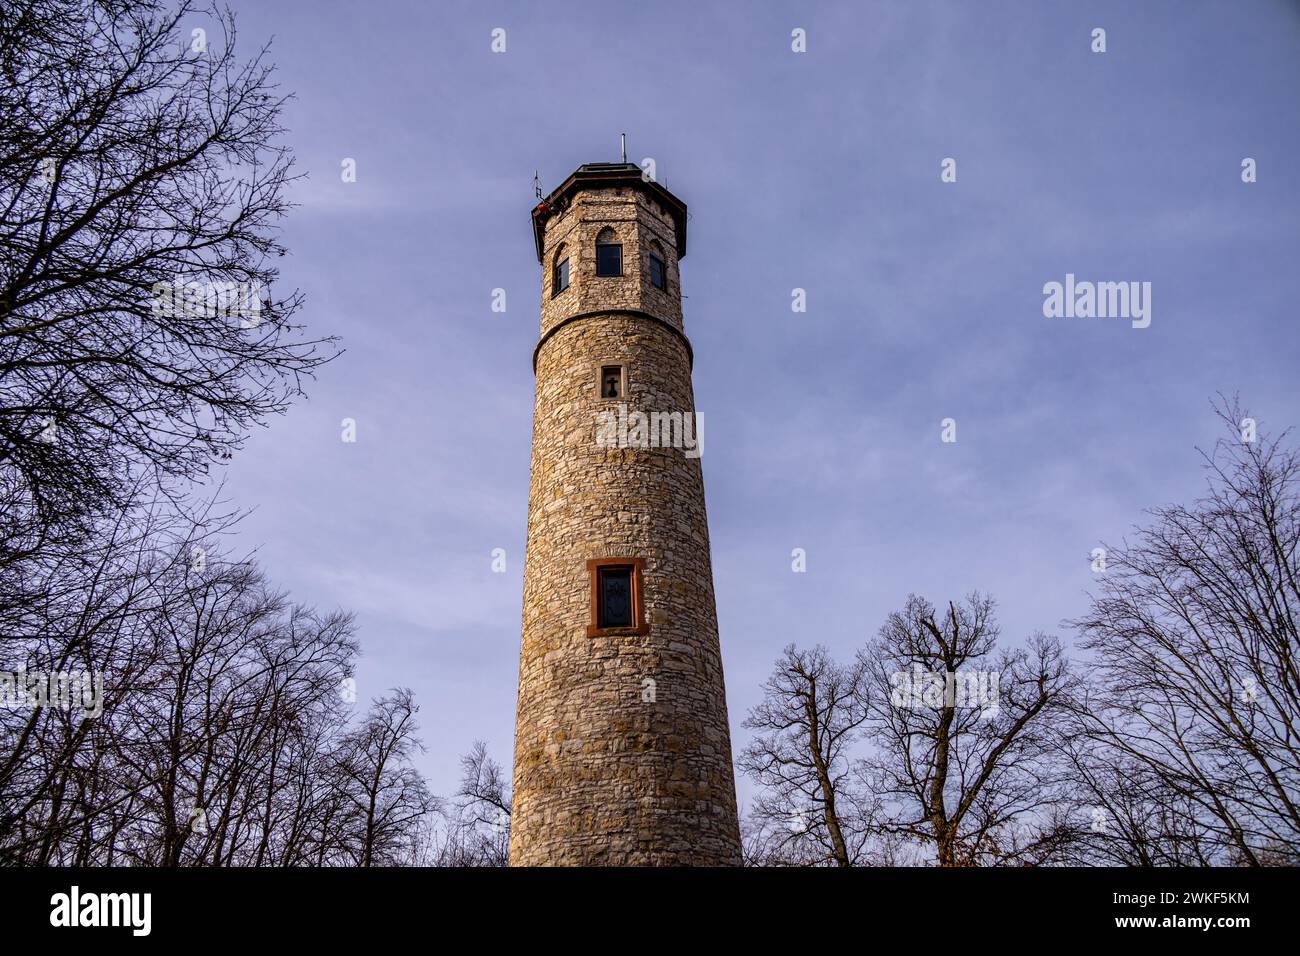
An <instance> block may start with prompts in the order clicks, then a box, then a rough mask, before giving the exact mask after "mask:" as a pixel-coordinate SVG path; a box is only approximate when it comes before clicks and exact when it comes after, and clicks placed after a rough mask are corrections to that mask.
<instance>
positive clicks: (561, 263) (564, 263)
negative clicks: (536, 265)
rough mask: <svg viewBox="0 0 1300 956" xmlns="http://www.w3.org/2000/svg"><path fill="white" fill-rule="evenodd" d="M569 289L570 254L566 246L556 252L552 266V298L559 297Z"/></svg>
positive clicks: (561, 246) (561, 245)
mask: <svg viewBox="0 0 1300 956" xmlns="http://www.w3.org/2000/svg"><path fill="white" fill-rule="evenodd" d="M568 287H569V254H568V252H566V251H565V248H564V244H563V243H561V244H560V247H559V248H558V249H556V250H555V258H554V260H553V264H552V266H551V297H552V298H554V297H555V296H557V295H559V294H560V293H561V292H563V291H564V290H565V289H567V288H568Z"/></svg>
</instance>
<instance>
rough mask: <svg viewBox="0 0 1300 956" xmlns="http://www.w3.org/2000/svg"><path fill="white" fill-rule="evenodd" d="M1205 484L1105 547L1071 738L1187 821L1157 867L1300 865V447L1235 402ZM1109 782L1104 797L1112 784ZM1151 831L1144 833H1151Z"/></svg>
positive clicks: (1161, 838)
mask: <svg viewBox="0 0 1300 956" xmlns="http://www.w3.org/2000/svg"><path fill="white" fill-rule="evenodd" d="M1216 411H1217V412H1218V414H1219V416H1220V418H1221V419H1222V420H1223V423H1224V425H1225V426H1226V428H1227V430H1228V431H1229V433H1230V437H1229V438H1227V439H1223V440H1220V441H1219V442H1217V443H1216V445H1215V446H1214V448H1213V449H1211V451H1210V452H1208V453H1203V458H1204V463H1205V468H1206V472H1207V479H1208V480H1207V485H1208V487H1207V491H1206V493H1205V495H1204V496H1203V497H1201V498H1200V499H1198V500H1197V501H1195V502H1193V503H1192V504H1191V505H1190V506H1183V505H1169V506H1166V507H1161V508H1156V509H1154V510H1152V511H1151V512H1149V514H1150V517H1151V519H1152V520H1151V523H1150V524H1149V525H1148V526H1147V527H1144V528H1140V529H1137V530H1136V532H1135V534H1134V537H1133V539H1132V540H1131V541H1129V540H1126V541H1124V542H1123V543H1122V544H1121V545H1120V546H1118V547H1107V548H1106V551H1105V555H1106V570H1105V572H1104V574H1103V575H1102V576H1101V581H1100V585H1099V589H1098V593H1097V594H1096V595H1095V596H1094V599H1093V602H1092V606H1091V608H1090V610H1089V611H1088V613H1087V614H1086V615H1084V616H1083V617H1082V618H1081V619H1080V620H1079V621H1077V622H1075V623H1076V624H1077V626H1078V627H1079V629H1080V631H1081V633H1082V636H1083V645H1084V647H1086V648H1087V649H1089V650H1090V651H1092V652H1094V654H1095V655H1096V662H1095V672H1094V677H1095V681H1096V684H1097V688H1098V690H1097V692H1096V695H1097V700H1096V706H1095V707H1094V708H1093V709H1092V710H1091V712H1089V713H1088V714H1085V715H1084V717H1083V719H1081V721H1080V726H1079V729H1078V734H1079V735H1081V736H1084V737H1086V739H1087V740H1088V741H1089V742H1090V743H1092V744H1097V745H1100V746H1101V747H1102V748H1104V749H1103V750H1102V755H1103V758H1104V759H1102V760H1101V764H1102V766H1103V768H1113V769H1114V771H1115V772H1116V773H1112V774H1111V777H1112V778H1113V777H1114V776H1116V775H1117V773H1122V774H1123V775H1124V776H1125V779H1128V780H1136V781H1138V782H1139V783H1140V785H1141V786H1143V787H1144V788H1145V789H1147V790H1149V791H1150V792H1152V793H1154V794H1156V795H1157V797H1156V805H1157V806H1158V807H1159V808H1160V809H1161V811H1162V812H1163V813H1166V814H1172V813H1179V814H1183V815H1185V817H1186V821H1187V822H1186V824H1185V825H1184V826H1182V827H1181V828H1179V829H1178V830H1177V831H1176V833H1163V834H1157V835H1155V836H1156V837H1157V838H1158V842H1159V843H1160V844H1161V846H1160V848H1159V849H1158V850H1150V849H1143V846H1142V843H1143V841H1139V840H1137V839H1136V838H1134V839H1131V840H1130V841H1129V844H1130V845H1129V853H1130V855H1138V856H1139V858H1140V859H1143V860H1144V861H1145V860H1150V861H1151V862H1163V861H1165V860H1168V859H1188V858H1190V859H1195V860H1196V861H1198V862H1202V861H1204V862H1219V863H1224V862H1241V863H1245V864H1249V865H1263V864H1265V863H1268V862H1281V863H1289V864H1295V863H1297V862H1300V669H1298V668H1297V660H1296V655H1297V648H1300V638H1298V632H1297V626H1298V625H1297V622H1298V621H1300V455H1297V452H1296V451H1295V449H1294V448H1290V447H1287V446H1286V445H1285V444H1284V441H1285V439H1286V438H1287V436H1288V434H1289V433H1283V435H1282V436H1280V437H1279V438H1276V439H1273V438H1270V437H1268V436H1267V435H1265V434H1264V433H1263V432H1262V431H1259V430H1258V428H1257V426H1256V424H1255V423H1254V422H1253V421H1252V420H1250V419H1249V416H1248V415H1246V413H1245V411H1244V410H1243V409H1242V408H1241V406H1240V404H1239V403H1238V402H1237V401H1236V400H1232V401H1228V400H1226V399H1224V400H1221V401H1220V402H1219V403H1217V404H1216ZM1105 780H1106V778H1104V777H1103V780H1102V784H1101V786H1099V787H1097V788H1096V791H1097V795H1098V797H1101V796H1104V795H1105V794H1106V793H1107V792H1108V789H1107V786H1106V783H1105ZM1145 839H1146V838H1145V837H1144V840H1145Z"/></svg>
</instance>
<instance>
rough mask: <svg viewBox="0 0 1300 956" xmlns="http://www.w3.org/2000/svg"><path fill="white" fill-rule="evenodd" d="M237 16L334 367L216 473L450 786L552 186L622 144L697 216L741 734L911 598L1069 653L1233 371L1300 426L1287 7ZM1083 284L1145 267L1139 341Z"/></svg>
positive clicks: (1139, 276) (497, 669)
mask: <svg viewBox="0 0 1300 956" xmlns="http://www.w3.org/2000/svg"><path fill="white" fill-rule="evenodd" d="M233 5H234V9H235V12H236V15H237V17H238V22H239V28H240V43H241V45H243V46H244V48H245V50H246V51H247V50H250V49H251V48H252V47H253V46H254V45H256V44H259V43H261V42H262V41H264V40H265V39H266V38H268V37H272V36H273V37H274V43H273V47H272V54H271V55H272V59H273V60H274V61H275V62H276V63H277V64H278V67H279V72H278V76H279V81H280V83H281V84H282V87H283V89H285V90H286V91H292V92H294V93H295V94H296V99H295V100H294V101H293V102H292V103H291V104H290V105H289V107H288V108H287V110H286V114H285V123H286V126H287V127H288V129H289V131H290V133H289V136H288V139H289V142H290V143H291V144H292V145H293V147H294V149H295V151H296V153H297V156H298V162H299V167H300V170H301V171H303V172H306V173H308V174H309V178H308V179H306V180H305V181H303V182H300V183H298V184H297V185H296V186H295V189H294V192H293V198H294V199H295V200H296V201H297V202H298V203H299V204H300V205H299V208H297V209H296V210H295V211H294V213H293V215H292V216H291V217H290V218H289V219H288V220H287V221H286V223H285V229H284V237H285V241H286V244H287V245H288V247H289V248H290V250H291V254H290V256H289V257H287V258H286V259H285V260H284V283H285V285H286V286H296V287H299V288H301V289H302V290H303V291H304V292H305V293H306V295H307V299H308V304H307V307H306V309H305V310H304V312H303V313H302V315H301V318H302V319H303V320H304V321H305V322H306V323H307V324H308V325H309V328H310V329H311V331H312V332H315V333H320V334H327V333H329V334H337V335H340V336H342V338H343V341H344V344H345V346H346V348H347V352H346V354H345V355H343V356H342V357H341V358H340V359H338V360H337V361H336V362H334V363H333V364H331V365H329V366H327V367H326V368H325V369H324V370H323V371H322V373H321V375H320V376H319V378H318V380H317V381H316V382H315V384H314V385H313V386H312V387H311V389H310V398H309V400H305V401H301V402H300V403H299V404H298V405H297V406H296V407H294V409H293V410H292V411H291V412H290V413H289V414H288V415H286V416H285V417H283V418H280V419H276V420H275V421H273V422H272V423H271V424H270V427H269V428H268V429H266V430H264V431H259V432H258V433H257V434H255V435H254V436H252V438H251V439H250V441H249V443H248V445H247V447H246V448H245V450H244V451H243V452H242V453H241V454H240V455H239V456H237V457H236V459H235V460H234V461H232V462H231V463H230V464H229V465H228V466H226V468H225V470H224V473H223V475H222V477H224V479H225V481H226V492H227V494H228V496H229V497H230V498H231V499H232V500H233V501H234V502H235V503H237V504H239V505H242V506H245V507H253V508H255V509H256V510H255V511H254V513H253V514H252V515H251V516H250V517H249V518H248V519H247V520H246V522H245V523H244V525H243V530H242V534H241V543H242V545H243V546H244V547H254V546H255V547H258V548H259V554H260V557H261V560H262V561H263V562H264V564H265V565H266V567H267V569H268V571H269V573H270V575H271V577H272V579H273V580H274V581H276V582H277V583H278V584H280V585H282V586H284V587H287V588H288V589H289V590H290V591H291V593H292V594H293V596H294V597H295V598H296V599H298V600H301V601H306V602H309V603H314V604H318V605H322V606H342V607H346V608H351V609H354V610H355V611H356V612H357V613H358V616H359V621H360V637H361V640H362V645H363V648H364V657H363V660H362V662H361V666H360V669H359V672H358V680H359V690H360V692H361V694H362V696H363V697H370V696H375V695H378V694H380V693H382V692H383V690H384V689H386V688H387V687H389V686H392V685H396V684H403V685H408V686H411V687H413V688H414V689H415V691H416V693H417V696H418V699H419V701H420V703H421V706H422V710H421V721H422V725H423V728H424V738H425V742H426V745H427V747H428V752H427V753H426V754H425V755H424V757H423V759H422V769H424V770H425V772H426V773H427V774H428V775H429V777H430V780H431V783H432V785H433V787H434V789H435V790H436V791H438V792H441V793H444V794H445V793H449V792H451V791H452V790H453V789H454V787H455V784H456V780H457V778H458V775H459V771H458V767H457V760H458V756H459V755H460V754H461V753H463V752H464V751H466V750H467V749H468V748H469V746H470V744H471V742H472V741H473V740H474V739H475V738H482V739H484V740H486V741H487V742H488V744H489V746H490V749H491V751H492V752H493V754H494V755H495V756H496V757H497V759H499V760H500V761H501V762H503V763H504V764H506V765H507V766H508V765H509V762H510V754H511V748H512V738H513V722H514V706H515V689H516V677H517V669H518V642H519V625H520V606H521V589H522V559H523V547H524V531H525V520H526V515H527V495H528V463H529V441H530V429H531V414H532V393H533V376H532V370H531V367H530V363H529V359H530V355H531V351H532V347H533V345H534V343H535V341H536V337H537V331H538V311H537V306H538V297H539V289H540V274H539V266H538V264H537V261H536V258H535V255H534V251H533V245H532V235H531V232H530V227H529V218H528V213H529V210H530V208H531V206H532V204H533V202H534V199H533V193H532V177H533V172H534V170H537V171H538V172H539V173H540V176H541V180H542V183H543V186H544V188H545V189H546V190H548V191H549V190H550V189H551V188H553V187H554V186H556V185H558V184H559V183H560V182H561V181H562V180H563V179H564V177H565V176H567V174H568V173H570V172H571V171H572V170H573V169H574V168H575V167H576V166H578V165H580V164H581V163H584V162H597V161H611V160H615V159H617V158H618V134H619V133H620V132H626V133H627V135H628V156H629V159H631V160H633V161H635V162H640V161H641V159H642V158H644V157H653V158H654V159H655V161H656V165H657V170H658V177H659V179H660V181H661V182H664V183H666V185H667V186H668V188H669V189H671V190H672V191H673V192H674V193H676V194H677V195H678V196H680V197H681V198H682V199H683V200H684V201H685V202H686V203H687V204H688V206H689V208H690V211H691V216H692V218H691V222H690V249H689V253H688V255H687V257H686V259H685V260H684V261H683V265H682V282H683V289H684V292H685V294H686V296H687V298H686V299H685V300H684V303H683V304H684V311H685V326H686V331H687V334H688V335H689V336H690V338H691V341H692V343H693V345H694V349H695V355H696V363H695V373H694V374H695V391H696V400H697V406H698V408H699V410H700V411H701V412H702V414H703V416H704V419H705V422H706V429H707V432H706V433H707V443H706V453H705V455H704V458H703V465H704V474H705V488H706V493H707V499H708V508H709V518H710V531H711V536H712V544H713V564H714V580H715V587H716V592H717V602H718V614H719V624H720V630H721V636H722V649H723V657H724V663H725V668H726V677H727V694H728V703H729V707H730V712H731V721H732V735H733V746H734V748H735V749H736V750H737V751H739V749H740V748H741V747H742V746H743V744H744V742H745V740H746V731H744V730H743V729H742V728H741V726H740V724H741V721H742V720H743V719H744V716H745V713H746V711H747V710H748V709H749V707H750V706H751V705H752V704H754V703H755V702H756V700H757V698H758V694H759V687H760V684H761V683H762V681H763V679H764V678H765V677H766V675H767V674H768V672H769V670H770V668H771V666H772V662H773V660H774V659H775V658H776V656H777V655H778V654H779V652H780V649H781V648H782V647H783V646H784V645H785V644H787V643H789V642H791V641H794V642H797V643H800V644H804V645H809V644H813V643H824V644H826V645H828V646H829V647H830V648H832V649H833V650H834V651H835V652H836V653H837V654H838V655H839V656H841V657H848V656H849V655H851V653H852V651H853V650H854V649H855V648H857V647H858V646H860V645H861V644H862V643H863V642H864V641H866V640H867V639H869V638H870V637H871V636H872V635H873V634H874V632H875V630H876V629H877V628H878V627H879V625H880V624H881V623H882V622H883V620H884V618H885V616H886V615H887V614H888V613H889V612H890V611H891V610H894V609H896V608H899V607H900V606H901V605H902V604H903V602H904V600H905V598H906V596H907V594H908V593H909V592H916V593H919V594H923V595H925V596H926V597H928V598H930V599H931V600H932V601H935V602H942V601H946V600H947V599H948V598H950V597H952V598H957V597H960V596H961V595H962V594H964V593H965V592H967V591H969V590H971V589H974V588H978V589H980V590H986V591H989V592H991V593H993V594H994V595H995V597H996V598H997V599H998V601H999V603H1000V608H1001V614H1000V617H1001V622H1002V625H1003V631H1004V638H1005V640H1006V641H1007V642H1009V643H1015V642H1018V641H1020V640H1022V639H1023V638H1024V637H1025V636H1027V635H1028V634H1029V633H1030V632H1032V631H1034V630H1038V629H1042V630H1047V631H1055V632H1057V633H1060V634H1061V635H1062V636H1063V637H1064V638H1066V639H1067V640H1068V639H1069V638H1070V634H1069V631H1068V629H1065V628H1063V627H1062V621H1063V620H1065V619H1068V618H1070V617H1073V616H1075V615H1077V614H1079V613H1080V612H1081V611H1082V610H1083V608H1084V606H1085V602H1086V596H1087V591H1088V588H1089V587H1090V585H1091V583H1092V573H1091V571H1090V568H1089V553H1090V551H1091V549H1092V548H1093V547H1096V546H1097V545H1098V543H1099V542H1101V541H1105V540H1109V541H1115V540H1118V539H1119V538H1120V537H1122V536H1123V534H1124V533H1125V532H1126V530H1127V529H1129V528H1130V527H1131V526H1132V525H1133V524H1134V523H1135V522H1137V521H1140V520H1141V512H1142V510H1143V509H1144V508H1148V507H1152V506H1155V505H1159V504H1162V503H1167V502H1172V501H1185V500H1188V499H1190V498H1192V497H1194V496H1195V495H1196V494H1197V492H1198V491H1199V490H1200V488H1201V487H1202V482H1203V479H1202V475H1201V473H1200V471H1199V468H1198V457H1197V454H1196V451H1195V447H1196V446H1197V445H1202V446H1205V445H1208V444H1209V443H1211V442H1212V441H1213V440H1214V438H1215V437H1217V435H1218V431H1217V424H1216V421H1215V420H1214V418H1213V416H1212V414H1211V412H1210V408H1209V399H1210V398H1211V397H1212V396H1213V395H1214V394H1215V393H1216V392H1218V391H1226V392H1232V391H1238V390H1239V391H1240V392H1241V395H1242V398H1243V400H1244V401H1245V402H1246V404H1247V405H1248V407H1249V408H1250V410H1251V411H1252V413H1253V414H1254V415H1255V417H1256V418H1258V419H1259V420H1260V423H1261V427H1263V428H1265V429H1268V428H1270V427H1272V428H1277V427H1279V426H1284V425H1287V424H1291V423H1300V403H1298V402H1297V397H1298V393H1300V385H1298V384H1297V374H1296V369H1297V364H1298V363H1297V358H1298V357H1300V348H1298V346H1300V333H1298V332H1297V328H1296V323H1297V315H1296V310H1295V305H1296V302H1297V291H1298V290H1297V285H1298V284H1300V281H1298V279H1297V266H1296V261H1295V257H1296V252H1297V249H1300V176H1297V171H1296V162H1297V158H1300V56H1297V49H1298V47H1300V7H1298V6H1297V5H1296V4H1294V3H1287V2H1281V0H1275V2H1270V0H1243V2H1240V3H1210V2H1205V3H1196V2H1144V3H1141V4H1132V3H1118V2H1117V3H1090V4H1087V5H1086V9H1085V8H1084V7H1085V5H1082V4H1077V5H1076V4H1055V3H1052V4H1048V3H1037V2H1031V0H1025V2H1014V3H1013V2H1007V3H998V2H987V3H979V4H972V3H964V2H913V0H907V2H896V3H847V2H846V3H796V2H774V3H766V2H765V3H745V4H743V5H742V4H721V3H701V2H690V3H675V2H658V3H654V4H642V3H631V2H628V3H607V4H591V3H569V2H563V0H548V2H547V3H545V4H525V3H491V2H463V3H449V2H439V3H428V2H411V3H395V2H384V3H369V4H357V3H342V2H339V3H334V2H306V0H304V2H288V0H265V2H257V3H253V2H249V0H234V4H233ZM196 25H200V24H198V23H197V22H196ZM496 27H501V28H504V29H505V30H506V52H505V53H504V54H494V53H492V52H491V50H490V42H491V31H492V30H493V28H496ZM796 27H800V28H803V29H805V30H806V31H807V52H806V53H803V54H796V53H793V52H792V51H791V49H790V34H791V30H793V29H794V28H796ZM1095 27H1102V28H1104V29H1105V30H1106V31H1107V34H1106V43H1107V50H1106V52H1105V53H1101V54H1098V53H1093V52H1091V49H1090V45H1091V37H1090V34H1091V31H1092V30H1093V28H1095ZM945 157H953V158H955V159H956V161H957V174H958V175H957V182H955V183H942V182H941V181H940V177H939V173H940V162H941V161H942V160H943V159H944V158H945ZM1244 157H1252V158H1254V159H1255V160H1256V161H1257V164H1258V182H1255V183H1252V184H1245V183H1243V182H1242V181H1241V176H1240V171H1241V161H1242V159H1243V158H1244ZM344 158H353V159H355V160H356V163H357V181H356V182H355V183H345V182H342V181H341V177H340V163H341V161H342V160H343V159H344ZM1066 273H1074V274H1075V275H1076V276H1077V277H1078V278H1079V279H1090V280H1094V281H1147V282H1150V283H1151V284H1152V322H1151V326H1150V327H1149V328H1146V329H1133V328H1131V327H1130V325H1129V323H1128V322H1127V321H1122V320H1106V319H1048V318H1045V317H1044V315H1043V311H1042V305H1043V292H1042V288H1043V285H1044V283H1047V282H1051V281H1058V282H1059V281H1063V280H1064V277H1065V275H1066ZM796 287H799V288H804V289H806V290H807V301H808V311H807V312H806V313H802V314H800V313H793V312H792V311H791V309H790V300H791V290H792V289H793V288H796ZM494 288H504V289H505V290H506V291H507V311H506V312H505V313H494V312H493V311H491V308H490V306H491V295H492V290H493V289H494ZM948 417H951V418H954V419H955V420H956V422H957V439H958V440H957V442H956V443H954V444H945V443H943V442H941V441H940V422H941V420H942V419H944V418H948ZM343 418H353V419H355V420H356V422H357V430H358V440H357V442H356V443H355V444H346V443H343V442H342V441H340V422H341V420H342V419H343ZM796 547H798V548H804V549H805V550H806V552H807V562H808V570H807V573H805V574H795V573H792V571H791V568H790V554H791V550H792V549H793V548H796ZM494 548H504V549H505V551H506V553H507V566H508V571H507V573H505V574H494V573H492V570H491V552H492V550H493V549H494ZM738 784H739V787H740V792H741V796H742V799H744V798H745V797H746V796H747V794H748V793H749V786H748V784H747V783H746V782H745V781H743V780H741V781H738Z"/></svg>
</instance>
